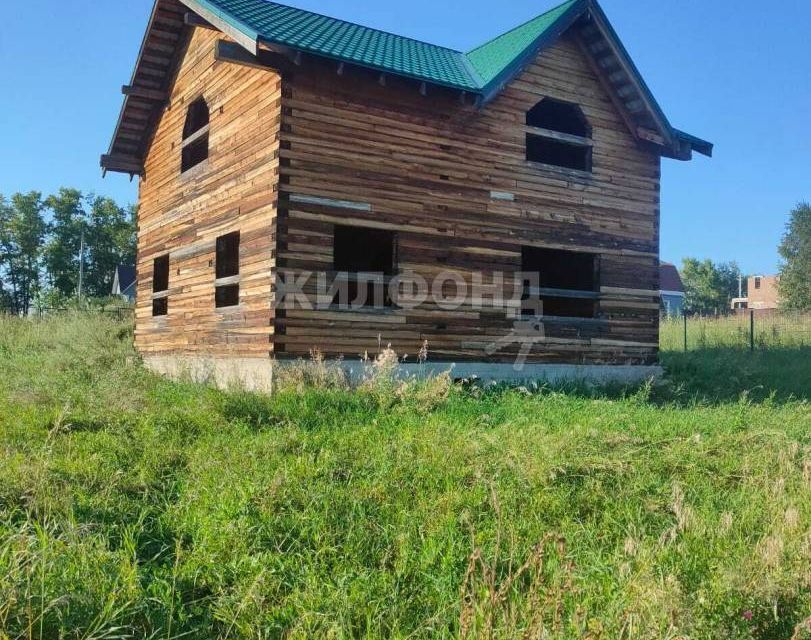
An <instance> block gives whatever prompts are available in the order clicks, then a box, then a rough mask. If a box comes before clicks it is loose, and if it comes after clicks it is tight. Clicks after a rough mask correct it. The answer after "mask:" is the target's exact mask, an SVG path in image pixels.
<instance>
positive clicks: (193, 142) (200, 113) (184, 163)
mask: <svg viewBox="0 0 811 640" xmlns="http://www.w3.org/2000/svg"><path fill="white" fill-rule="evenodd" d="M208 128H209V112H208V104H206V101H205V99H203V98H198V99H197V100H195V101H194V102H192V103H191V104H190V105H189V108H188V110H187V111H186V124H185V125H184V126H183V152H182V158H181V166H180V171H181V173H185V172H186V171H188V170H189V169H192V168H193V167H196V166H197V165H199V164H201V163H202V162H204V161H205V160H208Z"/></svg>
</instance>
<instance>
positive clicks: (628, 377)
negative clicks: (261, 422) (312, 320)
mask: <svg viewBox="0 0 811 640" xmlns="http://www.w3.org/2000/svg"><path fill="white" fill-rule="evenodd" d="M144 363H145V365H146V366H147V367H148V368H149V369H151V370H152V371H155V372H156V373H159V374H161V375H165V376H168V377H170V378H173V379H176V380H189V381H193V382H198V383H203V384H213V385H216V386H218V387H220V388H230V387H237V388H242V389H248V390H250V391H259V392H265V393H269V392H271V391H272V389H273V376H274V370H276V371H280V370H283V369H284V368H286V367H293V366H301V363H300V362H294V361H289V360H270V359H263V358H211V357H201V356H148V357H145V358H144ZM305 366H306V365H305ZM327 366H337V367H340V368H341V369H342V370H343V371H344V373H345V374H346V376H347V378H348V379H349V380H350V381H352V382H355V383H357V382H360V381H362V380H364V379H366V378H368V377H369V376H370V375H371V367H372V366H373V365H371V364H365V363H362V362H347V361H340V362H338V361H334V362H331V363H327ZM444 373H449V374H450V375H451V376H452V377H453V378H454V379H456V380H458V379H469V378H478V379H479V380H481V381H482V382H484V383H492V382H513V383H520V382H528V381H540V382H547V383H550V384H560V383H564V382H587V383H590V384H597V385H599V384H609V383H620V384H632V383H638V382H644V381H645V380H649V379H651V378H659V377H661V376H662V374H663V373H664V372H663V370H662V368H661V367H659V366H637V365H563V364H526V365H524V366H523V367H521V368H516V367H515V366H514V365H512V364H504V363H489V362H460V363H457V364H453V363H442V362H431V363H426V364H424V365H420V364H416V363H408V364H402V365H400V367H399V369H398V372H397V375H398V377H400V378H411V377H417V378H419V377H426V376H435V375H441V374H444Z"/></svg>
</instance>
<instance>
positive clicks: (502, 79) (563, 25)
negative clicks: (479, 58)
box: [479, 0, 588, 106]
mask: <svg viewBox="0 0 811 640" xmlns="http://www.w3.org/2000/svg"><path fill="white" fill-rule="evenodd" d="M587 8H588V0H579V1H578V2H577V3H575V4H573V5H572V6H571V7H570V8H569V9H568V10H567V11H565V12H564V13H563V14H561V16H560V17H559V18H558V19H557V20H555V22H554V23H553V24H552V26H551V27H549V28H548V29H546V30H545V31H544V33H543V34H542V35H540V36H539V37H538V38H536V39H535V41H534V42H533V43H532V44H530V45H529V46H528V47H527V48H526V49H525V50H524V51H523V53H521V55H519V56H518V57H517V58H516V59H515V60H514V61H513V62H511V63H510V64H509V65H508V66H507V67H505V68H504V69H503V70H502V71H501V72H500V73H499V74H498V75H497V76H496V77H495V78H493V79H492V80H491V81H490V82H488V83H487V84H486V85H485V86H484V87H482V89H481V90H480V92H479V93H480V95H481V106H485V105H487V104H488V103H490V102H492V101H493V100H494V99H495V98H496V97H497V96H498V95H499V94H500V93H501V92H502V91H503V90H504V88H505V87H506V86H507V85H508V84H509V83H510V82H512V81H513V80H514V79H515V78H516V77H517V76H518V75H519V74H520V73H521V72H522V71H523V70H524V69H525V68H526V67H527V66H528V65H529V64H530V63H532V61H533V60H535V58H537V57H538V55H539V54H540V52H541V51H543V50H544V49H545V48H546V47H547V46H549V45H550V44H552V43H553V42H555V41H556V40H558V38H560V37H561V36H562V35H563V34H564V33H565V32H566V31H567V30H568V29H569V27H571V26H572V25H573V24H574V23H575V22H576V21H577V19H578V18H580V16H582V15H583V14H584V13H585V12H586V10H587Z"/></svg>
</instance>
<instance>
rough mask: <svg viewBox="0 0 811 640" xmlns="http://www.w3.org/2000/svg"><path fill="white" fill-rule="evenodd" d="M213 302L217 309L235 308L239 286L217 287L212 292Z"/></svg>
mask: <svg viewBox="0 0 811 640" xmlns="http://www.w3.org/2000/svg"><path fill="white" fill-rule="evenodd" d="M214 302H215V304H216V305H217V309H223V308H224V307H236V306H237V305H238V304H239V285H238V284H229V285H226V286H222V287H217V288H216V289H215V290H214Z"/></svg>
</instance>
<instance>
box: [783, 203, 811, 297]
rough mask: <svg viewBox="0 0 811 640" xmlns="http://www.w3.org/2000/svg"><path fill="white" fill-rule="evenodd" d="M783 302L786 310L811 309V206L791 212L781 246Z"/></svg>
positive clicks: (804, 206) (800, 206)
mask: <svg viewBox="0 0 811 640" xmlns="http://www.w3.org/2000/svg"><path fill="white" fill-rule="evenodd" d="M779 251H780V257H781V258H782V259H783V261H782V264H781V266H780V301H781V305H782V306H783V307H784V308H786V309H796V310H802V311H808V310H811V205H809V204H808V203H807V202H801V203H800V204H798V205H797V206H796V207H795V208H794V210H793V211H792V212H791V219H790V220H789V222H788V224H787V225H786V234H785V235H784V236H783V241H782V243H781V244H780V249H779Z"/></svg>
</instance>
